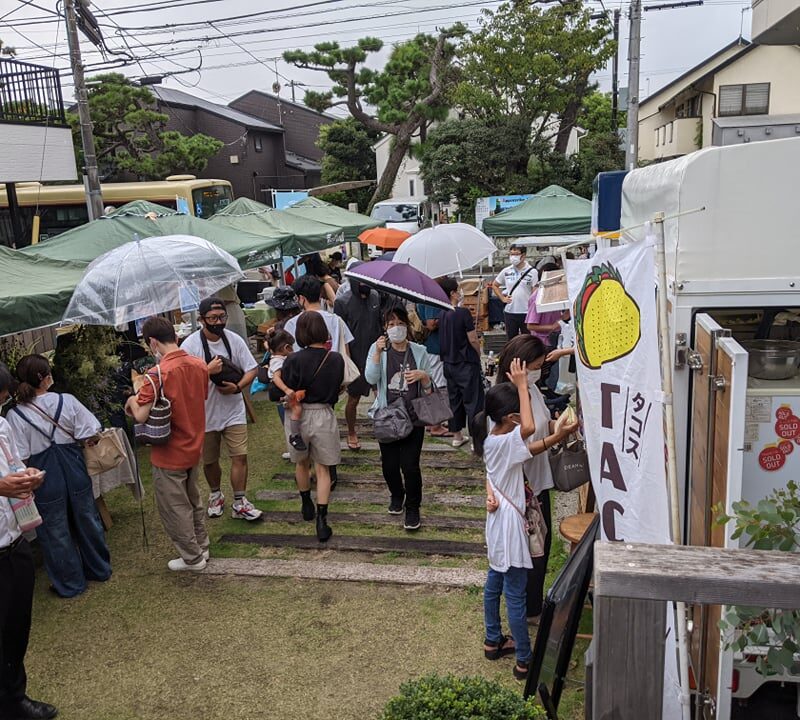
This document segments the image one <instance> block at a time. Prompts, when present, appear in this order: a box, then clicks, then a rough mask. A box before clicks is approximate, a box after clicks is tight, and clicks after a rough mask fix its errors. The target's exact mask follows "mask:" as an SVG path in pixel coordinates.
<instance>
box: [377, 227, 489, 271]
mask: <svg viewBox="0 0 800 720" xmlns="http://www.w3.org/2000/svg"><path fill="white" fill-rule="evenodd" d="M496 251H497V247H496V246H495V244H494V243H493V242H492V241H491V240H490V239H489V237H488V236H487V235H484V234H483V233H482V232H481V231H480V230H478V229H477V228H476V227H474V226H472V225H467V224H466V223H447V224H443V225H437V226H436V227H432V228H427V229H425V230H420V231H419V232H418V233H417V234H416V235H412V236H411V237H410V238H408V240H406V241H405V242H403V244H402V245H401V246H400V248H399V249H398V251H397V252H396V253H395V256H394V258H393V260H394V262H396V263H408V264H409V265H411V266H412V267H415V268H416V269H417V270H421V271H422V272H424V273H425V274H426V275H429V276H430V277H433V278H438V277H442V276H443V275H454V274H455V273H458V274H459V275H460V274H462V273H463V272H464V270H469V269H470V268H472V267H475V266H476V265H477V264H478V263H481V262H483V261H484V260H486V259H487V258H488V257H489V256H490V255H491V254H492V253H493V252H496Z"/></svg>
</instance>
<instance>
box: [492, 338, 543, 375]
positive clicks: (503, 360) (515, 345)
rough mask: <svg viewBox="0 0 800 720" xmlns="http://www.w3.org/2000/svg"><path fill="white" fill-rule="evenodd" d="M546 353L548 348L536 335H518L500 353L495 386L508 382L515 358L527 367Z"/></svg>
mask: <svg viewBox="0 0 800 720" xmlns="http://www.w3.org/2000/svg"><path fill="white" fill-rule="evenodd" d="M546 353H547V348H546V347H545V346H544V343H543V342H542V341H541V340H540V339H539V338H537V337H536V336H535V335H517V336H516V337H514V338H511V340H509V341H508V342H507V343H506V346H505V347H504V348H503V351H502V352H501V353H500V361H499V362H498V363H497V378H496V379H495V384H496V385H502V384H503V383H507V382H508V371H509V370H510V369H511V361H512V360H513V359H514V358H519V359H520V360H521V361H522V363H523V364H524V365H527V364H528V363H532V362H533V361H534V360H538V359H539V358H540V357H542V355H545V354H546Z"/></svg>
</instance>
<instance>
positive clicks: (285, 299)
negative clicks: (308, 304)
mask: <svg viewBox="0 0 800 720" xmlns="http://www.w3.org/2000/svg"><path fill="white" fill-rule="evenodd" d="M264 302H266V303H267V305H269V306H270V307H274V308H275V309H276V310H298V309H299V308H300V305H299V304H298V302H297V295H295V294H294V290H292V288H290V287H278V288H275V291H274V292H273V293H272V297H271V298H269V299H268V300H265V301H264Z"/></svg>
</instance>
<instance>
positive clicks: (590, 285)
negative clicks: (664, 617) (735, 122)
mask: <svg viewBox="0 0 800 720" xmlns="http://www.w3.org/2000/svg"><path fill="white" fill-rule="evenodd" d="M655 277H656V275H655V249H654V243H651V242H648V240H647V239H646V240H645V241H643V242H638V243H633V244H630V245H622V246H618V247H613V248H601V249H598V251H597V253H596V254H595V255H594V257H592V258H591V259H589V260H568V261H567V284H568V288H569V297H570V307H571V308H572V317H573V323H574V327H575V357H576V365H577V371H578V384H579V387H580V392H581V408H582V412H583V421H584V429H585V434H586V451H587V454H588V458H589V470H590V473H591V478H592V486H593V487H594V491H595V495H596V497H597V508H598V511H599V513H600V530H601V538H602V540H607V541H612V542H615V541H616V542H639V543H654V544H669V543H671V542H672V540H671V533H670V515H669V512H670V509H669V496H668V491H667V477H666V467H665V452H664V449H665V440H664V426H663V407H662V400H663V394H662V389H661V388H662V386H661V360H660V351H659V344H658V316H657V310H656V283H655ZM668 629H669V633H670V634H671V636H672V637H671V638H670V640H668V642H667V650H666V657H665V682H664V715H663V717H664V718H665V720H666V719H668V718H669V719H670V720H671V719H672V718H679V717H680V687H679V683H678V680H677V678H678V672H677V659H676V655H675V643H674V623H673V622H672V620H671V614H670V616H669V617H668Z"/></svg>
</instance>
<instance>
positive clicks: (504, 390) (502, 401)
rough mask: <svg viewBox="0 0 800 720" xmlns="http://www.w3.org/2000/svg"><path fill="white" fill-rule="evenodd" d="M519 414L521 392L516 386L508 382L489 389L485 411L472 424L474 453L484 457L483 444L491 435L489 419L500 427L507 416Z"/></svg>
mask: <svg viewBox="0 0 800 720" xmlns="http://www.w3.org/2000/svg"><path fill="white" fill-rule="evenodd" d="M518 412H519V391H518V390H517V388H516V386H515V385H513V384H512V383H510V382H506V383H501V384H500V385H495V386H493V387H491V388H489V391H488V392H487V393H486V402H485V404H484V410H483V412H479V413H478V414H477V415H476V416H475V422H474V423H473V424H472V451H473V452H474V453H475V454H476V455H477V456H478V457H483V444H484V442H486V436H487V435H488V434H489V428H488V423H487V418H491V419H492V422H494V423H495V425H499V424H500V423H501V422H503V418H504V417H505V416H506V415H511V414H512V413H518Z"/></svg>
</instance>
